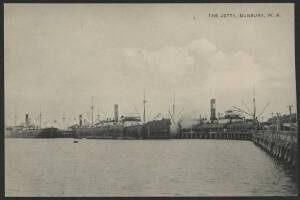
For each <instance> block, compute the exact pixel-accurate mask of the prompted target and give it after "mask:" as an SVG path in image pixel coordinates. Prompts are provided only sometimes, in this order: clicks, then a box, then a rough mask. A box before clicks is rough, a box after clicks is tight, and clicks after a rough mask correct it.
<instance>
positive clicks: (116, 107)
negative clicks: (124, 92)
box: [115, 104, 119, 122]
mask: <svg viewBox="0 0 300 200" xmlns="http://www.w3.org/2000/svg"><path fill="white" fill-rule="evenodd" d="M118 117H119V113H118V104H115V121H116V122H117V121H118Z"/></svg>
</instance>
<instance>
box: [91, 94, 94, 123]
mask: <svg viewBox="0 0 300 200" xmlns="http://www.w3.org/2000/svg"><path fill="white" fill-rule="evenodd" d="M91 109H92V127H93V126H94V118H93V117H94V97H93V96H92V107H91Z"/></svg>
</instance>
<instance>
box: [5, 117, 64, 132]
mask: <svg viewBox="0 0 300 200" xmlns="http://www.w3.org/2000/svg"><path fill="white" fill-rule="evenodd" d="M58 136H59V130H58V129H57V128H52V127H51V128H41V127H38V126H35V125H34V124H31V122H30V119H29V115H28V114H26V115H25V124H23V125H18V126H10V127H7V128H6V129H5V137H6V138H55V137H58Z"/></svg>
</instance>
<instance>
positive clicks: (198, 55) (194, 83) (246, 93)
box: [6, 38, 294, 118]
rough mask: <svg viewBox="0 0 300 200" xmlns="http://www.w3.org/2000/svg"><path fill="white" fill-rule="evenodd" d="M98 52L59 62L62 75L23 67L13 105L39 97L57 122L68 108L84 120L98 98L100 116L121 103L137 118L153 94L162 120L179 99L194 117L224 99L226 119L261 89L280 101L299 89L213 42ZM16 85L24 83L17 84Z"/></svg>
mask: <svg viewBox="0 0 300 200" xmlns="http://www.w3.org/2000/svg"><path fill="white" fill-rule="evenodd" d="M91 52H93V53H92V54H85V52H84V51H82V52H78V54H76V55H74V56H72V57H70V58H72V59H71V60H68V59H66V58H64V57H63V56H61V57H60V59H62V60H57V61H56V63H58V64H59V65H64V66H61V67H60V68H56V70H55V71H53V70H52V68H50V67H49V66H44V67H43V70H40V73H37V74H35V75H32V74H31V71H26V69H23V68H22V69H19V70H18V71H14V70H12V71H9V74H6V85H9V86H10V90H9V91H6V98H8V99H10V100H9V101H10V102H13V100H11V99H12V98H13V97H12V96H18V97H19V98H18V99H19V100H21V101H22V99H23V102H25V103H28V102H31V101H33V100H32V97H33V96H35V97H36V98H35V101H36V103H38V104H40V102H37V99H39V101H43V98H47V99H46V100H45V99H44V101H43V104H49V105H46V106H48V107H49V109H46V108H45V110H47V111H48V112H53V113H52V116H53V118H54V116H55V115H57V114H61V112H62V109H64V110H66V109H69V110H72V113H74V112H75V113H76V112H78V113H83V111H84V110H87V109H88V107H89V104H90V98H89V97H91V96H92V95H93V96H96V98H98V100H99V101H98V102H101V111H100V112H101V113H102V114H103V115H105V116H107V115H108V116H109V115H110V114H111V113H112V105H113V104H114V103H118V104H119V106H120V112H121V113H123V114H126V113H133V112H134V108H135V107H137V109H138V110H140V111H141V109H140V108H139V107H141V99H142V94H143V91H146V93H147V98H148V99H149V101H148V103H147V106H148V107H147V109H148V110H151V113H152V115H153V116H154V115H156V114H157V113H164V114H166V113H167V111H168V109H169V107H170V104H171V103H172V96H173V94H174V93H175V94H176V103H177V105H178V106H179V107H183V108H184V115H187V116H189V117H192V118H193V117H194V116H199V114H202V115H204V114H207V115H208V113H209V100H210V98H216V99H217V108H218V112H223V111H224V110H225V109H227V108H229V107H230V106H231V105H237V104H239V103H240V99H246V100H247V99H249V98H251V97H252V89H253V86H254V85H255V87H256V88H258V89H257V91H258V92H259V91H261V93H265V94H268V95H269V96H272V94H275V95H277V96H278V90H284V89H285V88H284V87H286V85H293V84H294V83H293V82H291V80H290V74H291V72H289V73H287V72H282V70H283V71H286V68H283V69H281V68H278V67H277V68H276V70H275V69H274V70H270V67H265V66H264V65H263V63H258V62H257V61H256V59H255V57H254V56H252V55H251V54H249V53H247V52H245V51H237V52H231V53H228V52H225V51H223V50H221V49H219V48H218V47H217V46H216V45H215V44H214V43H213V42H211V41H209V40H208V39H206V38H200V39H197V40H194V41H191V42H190V43H189V44H187V45H183V46H163V47H161V48H159V49H154V50H148V49H143V48H129V47H128V48H108V49H102V50H100V51H91ZM83 58H84V59H83ZM266 60H267V61H266V62H269V63H271V64H272V65H275V64H276V63H277V62H279V61H278V58H274V57H272V58H268V59H266ZM50 63H52V62H50ZM52 64H53V63H52ZM282 74H285V76H282ZM16 79H19V80H22V83H24V84H22V85H18V84H15V83H14V81H13V80H16ZM274 88H276V90H274ZM289 89H290V90H292V89H293V87H291V86H290V88H289ZM22 91H26V92H22ZM7 95H8V96H7ZM52 98H54V99H52ZM25 99H26V100H25ZM266 101H267V100H266ZM60 102H69V103H68V104H67V105H63V103H60ZM36 103H33V104H32V109H34V104H36ZM263 103H265V102H263ZM50 104H51V105H50ZM53 104H55V105H59V106H53ZM50 108H51V109H50ZM73 108H76V109H73ZM27 109H30V108H27ZM35 110H36V109H35ZM149 118H151V116H149Z"/></svg>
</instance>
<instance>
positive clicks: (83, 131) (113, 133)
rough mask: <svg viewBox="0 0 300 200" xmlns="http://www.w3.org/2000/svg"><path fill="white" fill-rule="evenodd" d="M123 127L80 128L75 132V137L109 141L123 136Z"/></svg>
mask: <svg viewBox="0 0 300 200" xmlns="http://www.w3.org/2000/svg"><path fill="white" fill-rule="evenodd" d="M123 128H124V127H123V126H121V125H109V126H99V127H79V128H77V129H76V130H75V137H78V138H89V139H109V138H112V139H113V138H117V137H121V136H123Z"/></svg>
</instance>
